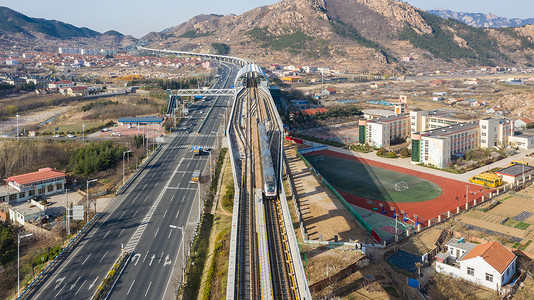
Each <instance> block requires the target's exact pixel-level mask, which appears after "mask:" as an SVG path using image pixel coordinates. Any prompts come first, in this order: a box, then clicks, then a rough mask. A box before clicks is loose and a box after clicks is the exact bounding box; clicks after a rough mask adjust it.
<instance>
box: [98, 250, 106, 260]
mask: <svg viewBox="0 0 534 300" xmlns="http://www.w3.org/2000/svg"><path fill="white" fill-rule="evenodd" d="M106 254H108V251H106V253H104V255H102V258H101V259H100V261H99V262H102V260H103V259H104V257H105V256H106Z"/></svg>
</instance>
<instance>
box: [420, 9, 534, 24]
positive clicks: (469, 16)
mask: <svg viewBox="0 0 534 300" xmlns="http://www.w3.org/2000/svg"><path fill="white" fill-rule="evenodd" d="M428 12H429V13H431V14H434V15H437V16H440V17H442V18H444V19H448V18H451V19H455V20H458V21H460V22H464V23H465V24H467V25H469V26H473V27H489V28H502V27H521V26H525V25H534V18H529V19H519V18H513V19H507V18H503V17H499V16H497V15H495V14H482V13H464V12H457V11H452V10H449V9H443V8H438V9H434V10H428Z"/></svg>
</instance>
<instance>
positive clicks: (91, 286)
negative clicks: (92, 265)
mask: <svg viewBox="0 0 534 300" xmlns="http://www.w3.org/2000/svg"><path fill="white" fill-rule="evenodd" d="M98 277H100V276H96V278H95V280H93V283H91V284H90V285H89V288H88V289H87V290H90V289H92V288H93V286H95V283H96V281H97V280H98Z"/></svg>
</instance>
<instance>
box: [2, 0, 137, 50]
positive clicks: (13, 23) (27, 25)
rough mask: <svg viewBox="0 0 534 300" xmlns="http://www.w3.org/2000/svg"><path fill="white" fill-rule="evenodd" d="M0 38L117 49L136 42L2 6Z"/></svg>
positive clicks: (127, 37)
mask: <svg viewBox="0 0 534 300" xmlns="http://www.w3.org/2000/svg"><path fill="white" fill-rule="evenodd" d="M0 36H1V37H2V39H3V40H10V39H11V40H13V41H14V42H16V41H21V40H25V41H27V40H43V39H44V40H47V41H48V40H50V41H54V40H57V41H68V40H75V39H86V40H87V41H88V42H97V43H98V44H100V45H108V46H109V47H117V46H121V45H130V44H132V43H134V42H135V41H136V39H135V38H133V37H131V36H124V35H123V34H121V33H120V32H117V31H115V30H110V31H107V32H105V33H103V34H102V33H100V32H97V31H94V30H91V29H89V28H85V27H81V28H80V27H76V26H73V25H71V24H67V23H64V22H60V21H56V20H45V19H40V18H31V17H28V16H26V15H24V14H21V13H19V12H17V11H14V10H12V9H10V8H7V7H3V6H0Z"/></svg>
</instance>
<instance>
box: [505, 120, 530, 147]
mask: <svg viewBox="0 0 534 300" xmlns="http://www.w3.org/2000/svg"><path fill="white" fill-rule="evenodd" d="M514 123H515V122H514ZM508 142H509V143H510V146H512V147H517V148H519V149H532V148H534V132H533V131H530V130H527V131H523V132H521V134H520V135H514V136H511V137H509V138H508Z"/></svg>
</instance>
